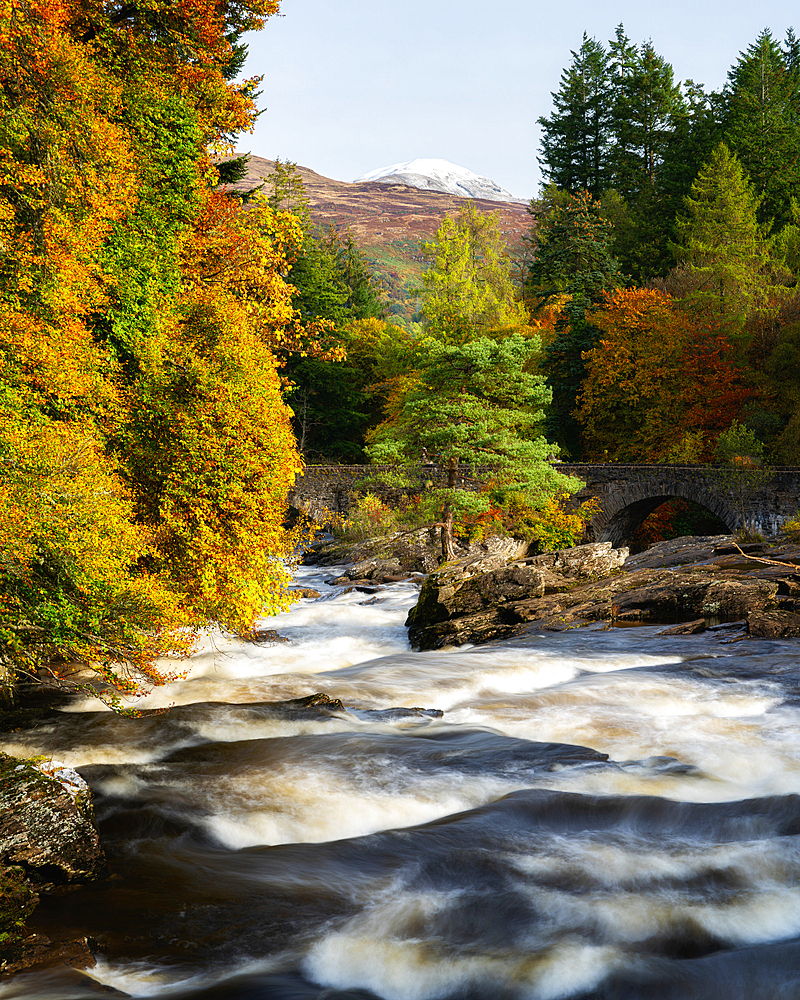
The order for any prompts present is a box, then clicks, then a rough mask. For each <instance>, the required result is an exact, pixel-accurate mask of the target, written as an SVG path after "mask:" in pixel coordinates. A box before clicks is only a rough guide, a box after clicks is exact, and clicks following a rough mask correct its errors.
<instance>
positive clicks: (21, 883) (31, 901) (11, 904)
mask: <svg viewBox="0 0 800 1000" xmlns="http://www.w3.org/2000/svg"><path fill="white" fill-rule="evenodd" d="M15 763H16V762H15ZM38 903H39V897H38V896H37V895H36V893H35V892H34V891H33V890H32V889H31V888H29V887H28V886H27V885H26V884H25V880H24V873H23V870H22V869H21V868H19V867H16V866H13V865H12V866H9V867H6V866H0V949H2V950H3V951H4V952H5V953H6V955H8V954H10V953H11V951H10V949H13V946H14V944H15V943H17V942H19V941H21V939H22V938H23V937H24V935H25V921H26V920H27V919H28V917H29V916H30V915H31V914H32V913H33V911H34V910H35V909H36V907H37V905H38Z"/></svg>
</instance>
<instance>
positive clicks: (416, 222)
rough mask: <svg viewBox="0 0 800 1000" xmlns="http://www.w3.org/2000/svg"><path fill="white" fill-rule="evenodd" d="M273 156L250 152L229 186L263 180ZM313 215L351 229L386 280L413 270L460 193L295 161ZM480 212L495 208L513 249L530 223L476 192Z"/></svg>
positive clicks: (516, 209)
mask: <svg viewBox="0 0 800 1000" xmlns="http://www.w3.org/2000/svg"><path fill="white" fill-rule="evenodd" d="M274 169H275V161H274V160H267V159H264V158H263V157H261V156H251V157H250V160H249V163H248V172H247V177H246V178H245V179H244V180H242V181H240V182H239V183H238V184H237V185H235V187H236V188H237V189H239V190H243V191H247V190H250V189H251V188H253V187H255V186H256V185H258V184H259V183H261V182H263V181H264V180H265V179H266V178H267V177H269V175H270V174H271V173H272V171H273V170H274ZM298 171H299V173H300V175H301V177H302V179H303V182H304V184H305V188H306V194H307V195H308V198H309V203H310V207H311V212H312V215H313V218H314V221H315V222H316V223H317V225H319V226H321V227H327V226H329V225H332V226H334V227H335V228H337V229H342V230H347V229H349V230H350V232H351V233H352V234H353V237H354V239H355V240H356V242H357V243H358V244H359V246H360V247H361V249H362V250H363V252H364V254H365V255H366V256H367V258H368V259H369V261H370V262H371V263H372V264H373V265H374V266H375V267H376V268H377V270H378V271H379V272H381V273H382V274H383V275H384V276H385V277H387V278H390V279H392V284H400V285H402V284H403V282H404V281H406V280H408V279H415V278H416V277H417V276H418V275H419V271H420V266H421V257H420V252H419V250H420V243H421V242H422V241H423V240H429V239H431V238H432V237H433V235H434V233H435V232H436V230H437V229H438V228H439V226H440V225H441V222H442V220H443V219H444V217H445V216H446V215H451V214H455V213H456V212H458V209H459V205H460V204H461V203H462V201H463V199H462V198H459V197H457V196H456V195H451V194H445V193H443V192H440V191H423V190H420V189H418V188H412V187H408V186H407V185H404V184H382V183H378V182H377V181H364V182H361V183H359V184H352V183H349V182H347V181H337V180H333V179H332V178H330V177H323V176H322V174H318V173H316V172H315V171H313V170H310V169H309V168H308V167H300V166H298ZM475 204H476V205H477V207H478V208H479V209H480V210H481V211H482V212H496V213H497V214H498V215H499V217H500V227H501V231H502V232H503V234H504V236H505V238H506V240H507V241H508V245H509V249H510V251H511V253H512V254H514V253H515V252H516V251H517V250H518V249H520V248H521V245H522V237H523V235H524V234H525V233H527V232H528V229H529V227H530V222H531V219H530V216H529V215H528V213H527V210H526V206H525V205H524V204H520V203H515V202H505V201H489V200H487V199H485V198H476V199H475Z"/></svg>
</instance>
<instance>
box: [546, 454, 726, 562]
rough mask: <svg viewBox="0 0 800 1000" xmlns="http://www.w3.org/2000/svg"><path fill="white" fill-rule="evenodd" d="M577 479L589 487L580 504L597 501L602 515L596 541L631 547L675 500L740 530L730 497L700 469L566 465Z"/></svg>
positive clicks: (597, 519) (593, 530) (593, 528)
mask: <svg viewBox="0 0 800 1000" xmlns="http://www.w3.org/2000/svg"><path fill="white" fill-rule="evenodd" d="M562 468H563V469H564V471H567V470H568V471H569V472H570V473H572V474H573V475H576V476H579V477H580V478H582V479H584V481H585V482H586V484H587V485H586V488H585V489H584V490H582V491H581V492H580V493H578V494H577V495H576V497H575V499H576V500H580V501H583V500H585V499H588V498H589V497H596V498H597V499H598V500H599V502H600V511H599V512H598V513H597V514H596V515H595V516H594V517H593V518H592V523H591V533H592V535H593V536H594V538H595V540H596V541H603V542H611V543H612V544H613V545H615V546H619V545H628V544H630V543H631V541H632V540H633V538H634V537H635V535H636V533H637V531H638V530H639V528H641V526H642V524H643V523H644V521H645V520H646V519H647V517H648V516H649V515H650V514H652V513H653V511H655V510H657V509H658V508H659V507H660V506H661V505H662V504H663V503H665V502H667V501H668V500H672V499H676V498H677V499H682V500H689V501H692V502H693V503H695V504H698V505H699V506H700V507H703V508H705V509H706V510H707V511H709V512H710V513H711V514H713V515H715V516H716V517H718V518H719V520H720V521H721V522H722V523H723V524H724V525H725V529H726V531H728V532H730V533H732V532H734V531H736V530H737V529H738V528H739V527H740V526H741V521H742V518H741V514H740V513H739V511H738V510H737V509H736V507H735V506H734V505H733V503H732V502H731V500H732V498H731V497H730V496H729V495H726V493H725V492H723V491H722V490H720V488H719V485H718V484H716V483H715V482H714V481H713V479H712V478H710V477H709V476H708V474H707V473H706V472H705V470H702V469H700V468H698V467H697V466H690V467H680V466H644V467H643V466H608V465H606V466H589V465H581V466H578V465H571V466H568V467H567V466H563V467H562Z"/></svg>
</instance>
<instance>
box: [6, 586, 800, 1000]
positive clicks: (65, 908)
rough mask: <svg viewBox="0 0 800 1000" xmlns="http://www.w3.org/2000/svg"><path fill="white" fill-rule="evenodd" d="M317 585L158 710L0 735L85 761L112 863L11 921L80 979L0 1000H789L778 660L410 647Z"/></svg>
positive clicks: (671, 645) (693, 650) (717, 633)
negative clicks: (270, 641) (271, 639)
mask: <svg viewBox="0 0 800 1000" xmlns="http://www.w3.org/2000/svg"><path fill="white" fill-rule="evenodd" d="M335 575H337V573H336V570H335V568H333V569H332V568H330V567H329V568H328V569H327V570H324V571H321V570H313V569H308V568H301V569H300V570H299V580H298V583H299V584H301V585H302V586H306V587H316V588H317V589H318V590H320V591H321V592H322V596H321V597H320V598H316V599H308V598H307V599H303V600H302V601H300V602H299V603H298V604H297V605H296V606H295V607H293V608H292V610H291V611H290V612H288V613H286V614H284V615H280V616H277V617H276V618H274V619H268V620H264V622H263V623H261V627H263V628H267V629H275V630H277V632H278V633H279V634H280V635H281V636H284V637H285V638H286V639H287V640H288V642H278V643H275V644H274V645H264V644H253V643H246V642H241V641H238V640H230V639H225V638H223V637H221V636H215V637H210V638H209V639H208V641H207V642H206V643H205V645H204V647H203V648H202V649H201V650H200V651H199V652H198V653H197V655H196V656H195V657H194V658H193V660H192V668H191V672H190V675H189V677H188V679H187V680H185V681H181V682H176V683H174V684H171V685H169V686H167V687H165V688H161V689H157V690H156V691H155V692H153V693H152V694H151V695H150V696H149V698H148V699H146V701H145V702H144V703H138V704H137V707H140V708H144V709H161V708H167V707H168V706H172V707H170V709H169V711H166V712H163V713H161V712H158V713H156V712H154V713H151V714H149V713H146V714H145V716H144V717H143V718H141V719H126V718H120V717H119V716H115V715H113V714H112V713H110V712H108V711H106V710H104V709H103V708H102V706H100V705H99V704H97V703H94V702H89V701H86V702H83V703H79V704H74V705H72V706H71V707H70V710H69V711H62V712H58V713H55V714H54V715H53V716H52V718H51V719H49V720H47V721H45V722H44V723H42V724H41V725H39V726H37V728H36V729H35V730H31V731H30V732H20V733H16V734H11V735H10V736H6V737H5V738H4V739H3V740H2V741H0V748H2V749H3V750H5V751H6V752H8V753H14V754H19V755H21V756H27V755H30V754H33V753H40V754H48V755H52V756H53V757H54V758H57V759H59V760H62V761H64V762H65V763H66V764H67V765H69V766H71V767H74V768H76V769H78V770H79V771H80V773H81V775H82V776H83V777H84V778H85V779H86V780H87V781H88V782H89V784H90V785H91V787H92V789H93V791H94V793H95V802H96V813H97V819H98V824H99V828H100V831H101V836H102V839H103V844H104V847H105V848H106V851H107V853H108V857H109V862H110V866H111V869H112V872H113V877H112V878H111V879H110V880H108V881H107V882H105V883H103V884H102V885H99V886H96V887H91V888H87V889H83V890H79V891H77V892H73V893H69V894H66V895H60V896H53V897H48V898H46V899H44V900H43V902H42V904H41V906H40V908H39V910H38V911H37V912H36V914H35V915H34V918H33V920H32V922H31V926H32V928H33V929H34V930H36V931H38V932H40V933H43V934H47V935H48V936H49V937H51V938H52V939H53V940H56V941H58V940H61V939H65V940H66V939H68V938H76V937H79V936H83V935H86V936H88V937H89V939H90V940H91V941H92V942H93V948H94V950H95V951H96V955H97V964H96V966H95V967H94V968H92V969H89V970H87V971H86V972H85V973H83V972H79V971H76V970H70V969H67V968H65V967H61V968H55V969H50V970H45V971H36V972H29V973H23V974H20V975H17V976H16V977H14V978H10V979H7V980H3V979H0V1000H12V998H13V1000H23V998H25V1000H73V998H74V1000H77V998H80V1000H89V998H91V997H98V996H114V995H116V996H120V995H123V996H132V997H138V998H143V997H164V998H167V997H169V998H178V1000H188V998H198V1000H201V998H202V1000H331V998H341V1000H345V998H352V1000H356V998H358V1000H376V998H379V1000H656V998H658V1000H775V998H779V1000H798V998H800V796H799V795H798V793H800V738H798V724H799V723H800V701H798V682H799V681H800V645H799V644H798V643H796V642H795V643H793V642H790V641H784V642H770V641H764V640H760V641H751V640H744V641H738V642H729V641H727V639H726V634H727V633H726V630H725V629H724V628H720V629H718V630H711V631H709V632H707V633H705V634H703V635H701V636H686V637H669V638H668V637H659V636H658V631H659V629H658V628H653V627H650V628H627V629H604V628H601V627H599V626H598V627H597V628H591V629H577V630H567V631H565V632H562V633H557V634H552V633H550V634H530V635H528V636H525V637H522V638H519V639H515V640H512V641H508V642H498V643H491V644H489V645H486V646H482V647H475V648H462V649H457V650H449V651H440V652H429V653H414V652H411V651H410V649H409V646H408V642H407V637H406V630H405V628H404V627H403V622H404V620H405V616H406V613H407V610H408V608H409V607H410V606H411V605H412V604H413V603H414V601H415V600H416V595H417V591H416V590H415V588H414V585H413V584H412V583H410V582H406V583H398V584H392V585H389V586H385V587H381V588H379V589H377V590H376V592H374V593H370V592H364V590H363V589H362V590H360V589H358V588H349V589H348V590H345V589H343V588H339V587H334V586H330V585H326V584H325V583H324V582H323V581H324V580H325V579H326V578H329V577H331V576H335ZM369 589H371V588H369ZM317 693H321V694H324V695H327V696H329V698H330V699H339V700H340V701H341V703H342V706H343V707H339V706H337V705H336V704H335V703H334V704H331V703H329V702H328V703H325V700H324V699H323V701H322V703H320V704H318V705H313V704H311V705H308V704H306V705H303V704H300V705H281V704H278V705H276V704H274V703H276V702H286V701H292V700H295V699H303V698H307V697H308V696H310V695H314V694H317Z"/></svg>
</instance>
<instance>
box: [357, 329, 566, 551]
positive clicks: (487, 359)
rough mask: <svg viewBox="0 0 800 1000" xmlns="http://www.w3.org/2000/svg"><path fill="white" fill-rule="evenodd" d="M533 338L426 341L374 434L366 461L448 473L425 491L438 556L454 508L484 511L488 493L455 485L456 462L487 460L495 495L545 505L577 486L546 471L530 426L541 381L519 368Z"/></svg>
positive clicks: (449, 536) (543, 445)
mask: <svg viewBox="0 0 800 1000" xmlns="http://www.w3.org/2000/svg"><path fill="white" fill-rule="evenodd" d="M537 348H538V344H537V343H536V341H535V340H532V339H526V338H524V337H522V336H520V335H519V334H512V335H511V336H509V337H506V338H505V339H503V340H500V341H495V340H492V339H490V338H488V337H479V338H476V339H474V340H471V341H468V342H467V343H464V344H458V345H452V344H443V343H441V342H440V341H437V340H433V339H428V340H426V341H425V343H424V344H423V345H422V347H421V349H420V357H419V362H418V367H417V380H416V383H415V384H414V385H413V386H411V387H410V388H409V389H408V391H407V392H406V393H405V395H404V397H403V399H402V403H401V405H400V407H399V412H398V415H397V419H396V420H395V421H393V422H392V423H385V424H383V425H381V426H380V427H379V428H378V429H377V431H376V432H375V434H374V436H373V439H372V443H371V445H370V446H369V448H368V453H369V455H370V458H371V460H372V461H373V462H378V463H387V464H392V465H400V466H405V467H406V468H409V467H411V468H414V467H418V466H419V464H420V462H421V461H422V460H423V456H424V455H426V454H427V457H428V459H429V460H433V461H434V462H435V463H436V464H437V465H439V466H441V467H443V468H445V469H446V470H447V482H446V484H445V485H444V486H441V487H433V488H430V489H428V490H426V491H425V498H426V500H427V501H428V502H429V503H430V504H431V506H432V508H433V510H434V511H435V512H436V516H437V520H438V522H439V523H440V525H441V537H442V555H443V557H444V558H445V559H452V558H453V554H454V548H453V544H454V543H453V525H454V517H455V515H456V513H460V512H464V511H467V510H469V511H473V512H476V511H479V510H485V509H487V508H488V506H489V504H490V502H491V497H490V495H488V494H485V493H484V494H478V493H472V492H470V491H468V490H465V489H463V488H460V487H459V486H458V483H457V480H458V475H459V469H462V471H463V466H465V465H466V466H467V467H475V466H480V465H488V466H490V467H491V468H492V472H493V485H494V490H495V494H496V495H504V494H507V493H508V492H510V491H518V492H523V493H526V494H527V495H528V496H530V497H531V499H532V500H533V501H534V502H536V501H538V502H540V503H541V502H544V501H545V500H546V499H547V498H548V497H549V496H552V495H553V494H554V493H557V492H561V491H564V490H567V491H569V492H574V491H575V490H576V489H579V488H580V486H579V484H578V483H577V481H576V480H572V479H569V478H568V477H566V476H563V475H561V474H559V473H557V472H555V471H554V470H553V468H552V467H551V466H550V464H549V463H548V461H547V458H548V455H549V454H551V451H552V448H551V446H550V445H549V444H548V443H547V442H546V441H545V439H544V438H543V437H541V436H538V435H536V430H537V428H538V425H539V423H540V421H541V419H542V416H543V411H542V406H543V405H545V404H546V403H547V401H548V399H549V392H548V390H547V389H546V387H545V385H544V381H543V379H542V378H541V377H540V376H538V375H534V374H531V373H530V372H528V371H526V370H525V367H526V364H527V362H528V361H529V360H530V358H531V357H532V355H533V354H534V352H535V351H536V350H537Z"/></svg>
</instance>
